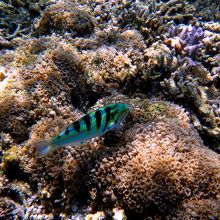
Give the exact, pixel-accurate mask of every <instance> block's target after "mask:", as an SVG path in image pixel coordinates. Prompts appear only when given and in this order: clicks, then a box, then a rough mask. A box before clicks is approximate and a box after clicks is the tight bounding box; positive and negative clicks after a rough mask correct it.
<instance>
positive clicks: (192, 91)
mask: <svg viewBox="0 0 220 220" xmlns="http://www.w3.org/2000/svg"><path fill="white" fill-rule="evenodd" d="M217 71H218V70H217ZM218 81H219V74H216V73H215V74H213V73H211V72H210V71H208V70H207V69H206V68H205V67H204V66H203V65H202V64H199V63H197V64H193V65H192V64H191V63H184V64H183V65H181V66H180V67H179V68H177V70H176V71H174V72H173V73H172V74H171V76H170V77H169V78H165V79H164V81H163V82H161V85H162V86H163V87H164V88H165V94H167V95H168V96H169V97H172V99H178V100H183V99H185V100H187V103H189V104H190V105H191V106H192V107H193V109H194V111H195V115H194V116H192V119H193V121H194V125H195V127H196V128H197V129H198V130H199V131H200V133H201V134H202V135H204V136H205V137H206V138H207V139H208V140H209V141H210V144H211V143H212V144H211V145H212V148H213V149H215V150H216V151H219V143H220V142H219V141H220V129H219V123H220V120H219V118H220V114H219V113H220V112H219V94H220V91H219V88H218V84H217V82H218ZM198 118H200V120H199V119H198ZM201 118H202V120H201ZM212 140H213V141H212Z"/></svg>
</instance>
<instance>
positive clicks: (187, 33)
mask: <svg viewBox="0 0 220 220" xmlns="http://www.w3.org/2000/svg"><path fill="white" fill-rule="evenodd" d="M178 32H179V27H177V26H172V27H170V29H169V39H168V40H166V41H165V42H166V43H167V44H168V45H169V46H171V47H173V48H175V49H176V51H177V53H179V54H181V55H182V56H185V57H187V56H189V57H192V58H193V57H195V56H198V53H199V49H200V48H201V47H203V46H204V43H203V40H204V37H205V32H204V31H203V30H202V28H196V27H194V26H191V25H189V26H182V30H181V32H180V33H179V34H178Z"/></svg>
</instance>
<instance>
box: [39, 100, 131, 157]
mask: <svg viewBox="0 0 220 220" xmlns="http://www.w3.org/2000/svg"><path fill="white" fill-rule="evenodd" d="M129 111H130V110H129V106H128V105H127V104H124V103H116V104H109V105H106V106H103V107H101V108H99V109H97V110H96V111H93V112H90V113H89V114H87V115H85V116H84V117H82V118H80V119H79V120H78V121H75V122H74V123H72V124H70V125H69V126H68V127H67V128H66V129H65V130H64V131H62V132H61V133H60V134H58V135H56V136H54V137H52V138H51V139H49V140H44V141H40V142H38V143H36V144H35V147H36V149H37V151H38V153H39V155H40V156H45V155H46V154H48V153H50V152H52V151H53V150H55V149H57V148H59V147H63V146H70V145H74V146H77V145H79V144H83V143H84V142H85V141H87V140H89V139H91V138H94V137H97V136H102V135H104V134H105V133H106V132H108V131H110V130H112V129H113V128H115V127H117V126H118V125H119V124H120V123H121V122H122V121H123V120H124V119H125V117H126V116H127V114H128V112H129Z"/></svg>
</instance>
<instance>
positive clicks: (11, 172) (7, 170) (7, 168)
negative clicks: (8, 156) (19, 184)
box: [4, 160, 29, 182]
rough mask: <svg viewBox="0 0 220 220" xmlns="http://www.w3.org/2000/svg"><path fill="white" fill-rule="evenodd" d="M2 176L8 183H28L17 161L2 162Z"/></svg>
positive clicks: (26, 175)
mask: <svg viewBox="0 0 220 220" xmlns="http://www.w3.org/2000/svg"><path fill="white" fill-rule="evenodd" d="M4 174H5V175H6V177H7V179H8V180H9V181H12V180H25V181H27V182H28V180H29V177H28V174H27V173H25V172H24V171H22V170H21V168H20V165H19V162H18V161H17V160H7V161H5V162H4Z"/></svg>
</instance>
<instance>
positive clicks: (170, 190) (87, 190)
mask: <svg viewBox="0 0 220 220" xmlns="http://www.w3.org/2000/svg"><path fill="white" fill-rule="evenodd" d="M111 99H112V98H111V97H108V98H106V99H102V100H99V102H98V103H97V105H96V106H94V108H97V107H99V106H101V105H103V104H104V103H106V102H109V101H110V100H111ZM115 99H116V100H117V101H124V102H129V99H128V98H125V97H123V96H118V97H115ZM130 105H131V106H132V112H131V115H130V116H129V117H128V119H127V122H126V125H125V128H123V131H116V132H112V133H109V134H107V135H106V137H105V138H101V139H100V140H99V139H94V140H92V141H90V142H89V143H87V144H84V145H83V146H81V147H79V148H72V147H66V148H63V149H60V150H58V151H56V152H54V153H52V154H51V155H49V156H47V157H45V158H37V157H35V156H34V155H35V150H34V148H33V147H31V146H32V145H31V141H33V140H35V139H36V136H37V137H38V138H39V137H40V136H41V137H42V136H44V138H45V132H48V126H50V128H51V129H52V130H53V131H52V133H49V134H48V135H49V136H50V135H52V134H53V132H55V130H56V129H57V128H59V118H57V117H56V118H55V119H53V120H49V121H45V120H44V121H42V123H38V124H36V125H35V126H34V127H33V129H32V136H31V139H30V142H29V143H27V144H26V145H25V146H23V147H22V146H21V147H20V149H17V150H16V151H17V153H16V155H17V156H16V157H17V159H16V161H17V164H19V167H20V173H25V175H27V176H28V183H29V184H30V183H31V185H32V186H35V187H34V188H37V189H38V194H37V195H35V194H34V193H33V192H32V193H33V194H32V196H37V197H38V201H39V202H40V203H39V204H38V205H40V207H42V209H41V212H40V213H45V214H46V213H57V214H58V213H66V214H65V215H68V216H69V217H70V216H72V215H73V214H70V210H75V209H79V210H80V209H82V208H83V207H84V206H86V207H90V208H89V209H88V208H87V209H88V211H87V213H89V210H90V211H91V210H100V209H104V210H105V209H106V208H108V209H112V208H114V207H115V206H116V207H122V208H124V209H125V212H126V214H127V215H132V213H133V214H134V213H136V215H137V214H138V215H140V216H141V218H144V216H148V217H149V216H151V217H159V216H167V217H168V218H170V217H174V216H176V217H178V216H183V215H184V216H186V217H188V218H190V217H191V213H194V215H197V216H200V217H201V216H205V214H206V213H209V216H210V217H217V216H218V214H219V213H218V208H217V207H218V203H219V187H220V186H219V184H218V173H219V168H220V161H219V156H218V155H217V154H216V153H214V152H212V151H211V150H209V149H208V148H206V147H205V146H204V145H203V143H202V140H201V139H200V137H199V135H198V133H197V132H196V131H195V130H194V128H193V127H192V125H191V124H190V123H189V118H188V116H187V114H186V113H185V112H184V111H183V109H182V108H180V107H178V106H176V105H173V104H170V103H167V102H163V101H153V102H148V101H142V100H140V99H133V100H130ZM52 122H53V123H55V124H52ZM131 122H132V123H131ZM10 151H12V148H11V149H10ZM162 155H163V156H162ZM8 160H9V157H8V156H4V157H3V162H2V164H3V165H4V166H5V164H6V163H8ZM54 161H57V162H56V165H55V164H54ZM140 176H141V178H140ZM23 178H24V177H23ZM26 181H27V180H26ZM6 186H7V185H6ZM6 186H4V185H3V189H5V187H6ZM36 199H37V198H36ZM74 201H75V202H74ZM77 201H78V202H77ZM85 201H87V204H85ZM88 201H89V202H88ZM100 201H102V202H101V203H100ZM207 201H209V203H212V206H211V207H210V206H207V207H206V208H207V209H205V207H204V205H201V209H200V208H198V204H206V202H207ZM71 203H72V204H73V205H70V204H71ZM54 204H56V205H55V206H54ZM34 207H35V208H34ZM74 207H75V208H74ZM171 207H172V208H171ZM31 208H32V210H33V213H32V214H30V216H33V215H36V212H37V210H35V209H36V204H35V205H32V206H31ZM34 210H35V211H34ZM189 210H190V211H189ZM205 210H206V211H205ZM84 212H85V208H84ZM68 213H69V214H68ZM129 213H130V214H129ZM180 213H181V214H180ZM88 217H89V216H88Z"/></svg>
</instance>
